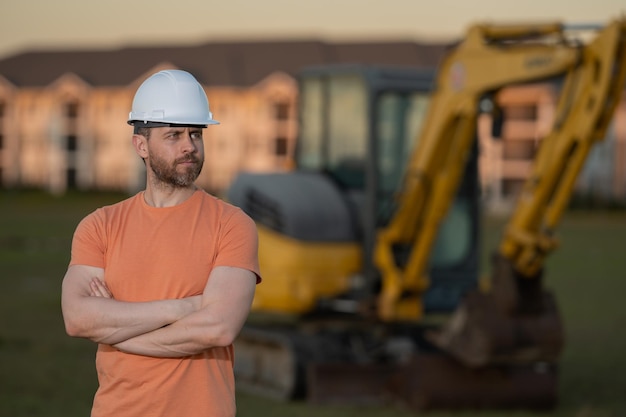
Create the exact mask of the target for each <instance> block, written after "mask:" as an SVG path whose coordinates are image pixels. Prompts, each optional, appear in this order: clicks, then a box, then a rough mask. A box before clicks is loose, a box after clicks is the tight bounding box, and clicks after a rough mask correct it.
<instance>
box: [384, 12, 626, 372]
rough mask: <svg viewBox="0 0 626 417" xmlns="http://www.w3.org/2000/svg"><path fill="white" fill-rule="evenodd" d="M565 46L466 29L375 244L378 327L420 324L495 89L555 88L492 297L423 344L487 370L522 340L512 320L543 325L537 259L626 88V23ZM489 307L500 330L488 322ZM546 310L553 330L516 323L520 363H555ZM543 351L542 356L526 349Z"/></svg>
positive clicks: (559, 29) (559, 40) (532, 36)
mask: <svg viewBox="0 0 626 417" xmlns="http://www.w3.org/2000/svg"><path fill="white" fill-rule="evenodd" d="M569 34H570V33H569V30H568V28H566V27H564V26H562V25H561V24H558V23H552V24H545V25H530V26H525V25H513V26H490V25H477V26H474V27H473V28H471V29H470V31H469V32H468V36H467V37H466V38H465V40H464V41H463V42H462V43H460V44H459V45H458V46H457V47H456V48H454V50H453V51H452V52H451V53H450V54H449V55H448V56H447V58H446V59H445V60H444V62H443V63H442V66H441V68H440V72H439V76H438V79H437V85H436V88H435V92H434V94H433V97H432V101H431V106H430V109H429V115H428V117H427V118H426V120H427V124H426V125H425V127H424V129H423V131H422V134H421V137H420V138H419V142H418V145H417V147H416V151H415V153H414V154H413V155H412V157H411V160H410V163H409V166H408V169H407V172H406V176H405V179H404V185H403V188H402V190H401V192H400V194H399V196H398V201H397V210H396V213H395V215H394V217H393V218H392V219H391V221H390V222H389V223H388V225H387V226H386V227H385V228H383V229H382V230H381V231H380V233H379V235H378V241H377V244H376V248H375V253H374V256H375V262H376V264H377V267H378V268H379V271H380V273H381V276H382V290H381V294H380V297H379V312H380V316H381V318H382V319H384V320H388V321H394V320H416V319H418V318H419V317H420V316H421V314H422V311H421V306H420V304H419V300H420V298H421V294H422V293H423V292H424V291H425V290H426V288H427V287H428V279H427V277H426V276H425V271H426V270H427V269H428V268H427V266H428V260H429V255H430V251H431V248H432V246H433V243H434V239H435V237H436V232H437V230H438V227H439V225H440V224H441V222H442V219H443V218H444V216H445V214H446V212H447V210H448V208H449V206H450V204H451V201H452V200H453V198H454V193H455V191H456V189H457V187H458V185H459V182H460V179H461V175H462V173H463V167H464V166H465V161H466V159H467V158H468V157H469V155H470V151H471V149H472V145H473V143H474V141H475V135H476V133H475V132H476V120H477V116H478V114H479V113H480V112H483V111H490V110H492V109H493V97H494V95H495V94H496V93H497V91H498V90H499V89H501V88H502V87H504V86H508V85H512V84H520V83H529V82H539V81H545V80H550V79H552V78H562V79H564V84H563V87H562V88H561V94H560V98H559V103H558V108H557V117H556V120H555V122H554V126H553V129H552V131H551V132H550V134H549V135H548V136H547V137H546V138H545V139H544V140H543V141H542V143H541V146H540V150H539V153H538V155H537V157H536V160H535V161H534V168H533V171H532V174H531V175H530V177H529V178H528V180H527V182H526V184H525V186H524V188H523V192H522V194H521V196H520V198H519V202H518V203H517V206H516V208H515V210H514V213H513V215H512V217H511V219H510V221H509V223H508V227H507V228H506V232H505V234H504V237H503V239H502V242H501V244H500V247H499V249H498V253H497V255H496V257H495V258H496V265H495V268H494V275H493V276H492V282H493V288H492V294H489V295H485V294H478V295H473V296H472V295H470V297H469V298H470V300H468V301H467V302H466V303H465V304H463V303H462V305H461V306H460V307H459V308H458V309H457V311H456V312H455V313H454V314H453V315H452V318H451V320H450V321H449V323H448V324H447V325H446V326H444V328H443V330H442V331H441V332H440V333H438V334H435V335H433V336H432V340H433V341H434V342H435V344H437V345H438V346H439V347H441V348H443V349H444V350H447V351H449V352H450V353H452V354H453V355H455V356H457V358H459V359H460V360H462V361H463V362H465V363H466V364H468V365H474V366H477V365H484V364H486V363H489V362H491V361H493V360H494V356H495V355H496V354H499V353H501V351H502V349H501V348H500V347H498V345H499V344H500V345H502V344H504V345H506V347H507V348H512V346H513V345H516V344H519V343H517V342H518V341H517V340H512V339H515V336H511V335H512V334H515V333H516V332H517V333H519V332H520V329H519V328H515V329H513V327H515V326H518V327H519V325H520V320H518V319H517V318H514V319H511V318H510V317H511V314H514V313H519V312H524V314H525V313H528V312H530V311H533V312H535V313H537V312H539V313H541V311H545V309H546V308H547V307H546V305H553V303H552V302H551V301H546V300H545V299H544V294H543V290H542V288H541V280H540V279H538V278H540V276H541V271H542V269H543V264H544V261H545V258H546V256H547V255H548V254H549V253H550V251H552V250H553V249H554V248H555V247H556V240H555V239H554V236H553V235H554V230H555V228H556V226H557V223H558V221H559V219H560V217H561V215H562V213H563V210H564V209H565V207H566V205H567V202H568V201H569V198H570V196H571V193H572V189H573V187H574V184H575V180H576V177H577V175H578V173H579V171H580V169H581V168H582V166H583V163H584V161H585V159H586V157H587V155H588V153H589V150H590V148H591V146H592V144H593V143H594V142H596V141H599V140H602V139H603V138H604V135H605V132H606V128H607V125H608V124H609V121H610V120H611V117H612V115H613V113H614V109H615V106H616V104H617V102H618V98H619V96H620V95H621V92H622V90H623V88H624V82H625V78H626V20H624V19H622V20H618V21H615V22H613V23H611V24H610V25H608V26H606V27H605V28H603V29H602V30H600V31H599V32H597V34H596V37H595V38H594V40H593V41H591V42H589V43H583V42H581V41H578V40H576V39H572V38H571V37H569V36H568V35H569ZM401 245H410V247H411V250H410V255H409V257H408V259H407V260H406V262H403V263H402V264H400V263H399V262H397V261H396V259H397V257H396V256H395V253H394V251H395V248H396V247H398V246H401ZM485 297H486V298H485ZM468 306H474V307H468ZM476 306H478V307H477V308H475V307H476ZM487 306H493V309H494V310H496V311H497V313H498V314H501V315H503V319H502V320H498V319H497V318H494V317H496V316H494V315H493V312H492V311H491V310H490V309H489V307H487ZM548 309H549V310H550V311H551V314H549V316H551V317H552V318H553V319H550V320H546V319H545V315H542V314H538V316H537V317H538V319H535V318H533V319H531V320H530V322H531V324H529V320H526V317H525V318H524V319H523V320H521V321H522V324H521V325H522V327H523V329H522V330H523V331H522V333H524V334H526V335H527V337H524V345H525V347H526V348H528V347H529V346H530V349H524V351H525V354H526V357H528V352H529V351H533V352H535V353H537V352H538V353H537V354H536V355H535V356H542V355H544V356H545V354H546V352H548V354H547V356H554V355H555V354H557V352H558V351H559V350H560V344H561V341H560V331H561V329H560V327H561V326H560V322H559V321H558V317H557V316H558V315H557V314H556V312H555V311H556V310H555V308H553V307H550V308H548ZM485 322H487V324H486V325H485ZM537 323H538V324H537ZM537 327H538V328H541V329H540V330H539V331H537V330H536V328H537ZM503 328H504V329H505V330H502V329H503ZM502 334H505V336H503V335H502ZM546 335H547V336H546ZM500 342H502V343H500ZM543 342H545V344H547V345H548V347H547V348H546V349H536V346H532V345H537V344H541V343H543Z"/></svg>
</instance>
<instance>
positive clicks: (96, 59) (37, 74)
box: [0, 40, 449, 87]
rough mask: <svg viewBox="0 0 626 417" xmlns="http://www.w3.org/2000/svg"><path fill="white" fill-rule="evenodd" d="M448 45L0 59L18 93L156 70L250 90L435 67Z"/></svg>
mask: <svg viewBox="0 0 626 417" xmlns="http://www.w3.org/2000/svg"><path fill="white" fill-rule="evenodd" d="M448 45H449V44H445V43H428V44H427V43H418V42H410V41H398V42H391V41H389V42H353V43H345V42H344V43H331V42H322V41H317V40H302V41H289V40H282V41H243V42H212V43H205V44H201V45H195V46H167V47H127V48H121V49H111V50H59V51H30V52H24V53H20V54H16V55H13V56H9V57H7V58H4V59H0V76H2V77H4V78H6V79H7V80H8V81H9V82H11V83H12V84H14V85H15V86H18V87H27V86H30V87H43V86H46V85H49V84H50V83H52V82H54V81H55V80H57V79H58V78H59V77H61V76H63V75H64V74H67V73H73V74H75V75H77V76H78V77H80V78H81V79H83V80H84V81H86V82H87V83H89V84H91V85H93V86H126V85H128V84H130V83H132V82H134V81H136V80H137V79H138V78H140V77H142V76H144V74H145V73H146V72H148V71H150V70H151V69H152V68H154V67H155V66H157V65H159V64H163V63H170V64H172V65H175V66H176V67H177V68H180V69H184V70H187V71H189V72H191V73H192V74H194V75H195V76H196V78H197V79H198V81H200V82H201V83H202V84H204V85H209V86H210V85H214V86H220V85H224V86H225V85H228V86H242V87H245V86H250V85H254V84H256V83H257V82H259V81H261V80H263V79H264V78H265V77H267V76H268V75H269V74H271V73H273V72H276V71H282V72H285V73H287V74H290V75H292V76H295V75H296V74H297V73H298V72H299V71H300V70H301V69H302V68H305V67H308V66H314V65H326V64H361V65H389V66H406V67H414V68H433V67H435V66H437V64H438V63H439V61H440V59H441V58H442V56H443V54H444V53H445V51H446V49H447V47H448Z"/></svg>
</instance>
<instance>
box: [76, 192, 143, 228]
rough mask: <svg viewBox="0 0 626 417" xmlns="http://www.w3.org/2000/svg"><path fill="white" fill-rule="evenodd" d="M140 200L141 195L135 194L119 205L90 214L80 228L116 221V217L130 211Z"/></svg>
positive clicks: (98, 209) (112, 205) (118, 203)
mask: <svg viewBox="0 0 626 417" xmlns="http://www.w3.org/2000/svg"><path fill="white" fill-rule="evenodd" d="M139 198H141V193H139V194H135V195H133V196H131V197H128V198H126V199H124V200H122V201H119V202H117V203H114V204H110V205H107V206H102V207H99V208H97V209H96V210H94V211H92V212H91V213H89V214H88V215H87V216H85V217H84V218H83V219H82V220H81V222H80V223H79V227H80V226H84V225H94V224H95V225H104V224H106V223H108V222H109V221H111V219H114V218H115V217H118V216H120V215H122V214H123V213H126V212H127V211H128V210H129V209H130V207H132V206H133V205H134V204H135V203H136V202H137V201H138V199H139Z"/></svg>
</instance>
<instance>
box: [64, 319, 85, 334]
mask: <svg viewBox="0 0 626 417" xmlns="http://www.w3.org/2000/svg"><path fill="white" fill-rule="evenodd" d="M64 321H65V333H67V335H68V336H71V337H83V332H82V329H81V328H80V326H78V325H77V324H76V323H74V322H73V321H71V320H68V319H65V320H64Z"/></svg>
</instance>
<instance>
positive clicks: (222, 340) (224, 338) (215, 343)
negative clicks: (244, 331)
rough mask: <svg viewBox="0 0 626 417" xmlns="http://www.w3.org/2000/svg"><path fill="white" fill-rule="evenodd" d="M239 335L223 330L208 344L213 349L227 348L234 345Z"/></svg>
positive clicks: (237, 332) (227, 329) (226, 329)
mask: <svg viewBox="0 0 626 417" xmlns="http://www.w3.org/2000/svg"><path fill="white" fill-rule="evenodd" d="M238 335H239V331H234V330H233V329H229V328H222V329H220V330H219V331H218V332H216V333H215V334H214V335H213V337H212V340H211V341H208V344H209V345H211V347H227V346H230V345H232V344H233V343H234V341H235V339H236V338H237V336H238Z"/></svg>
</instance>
